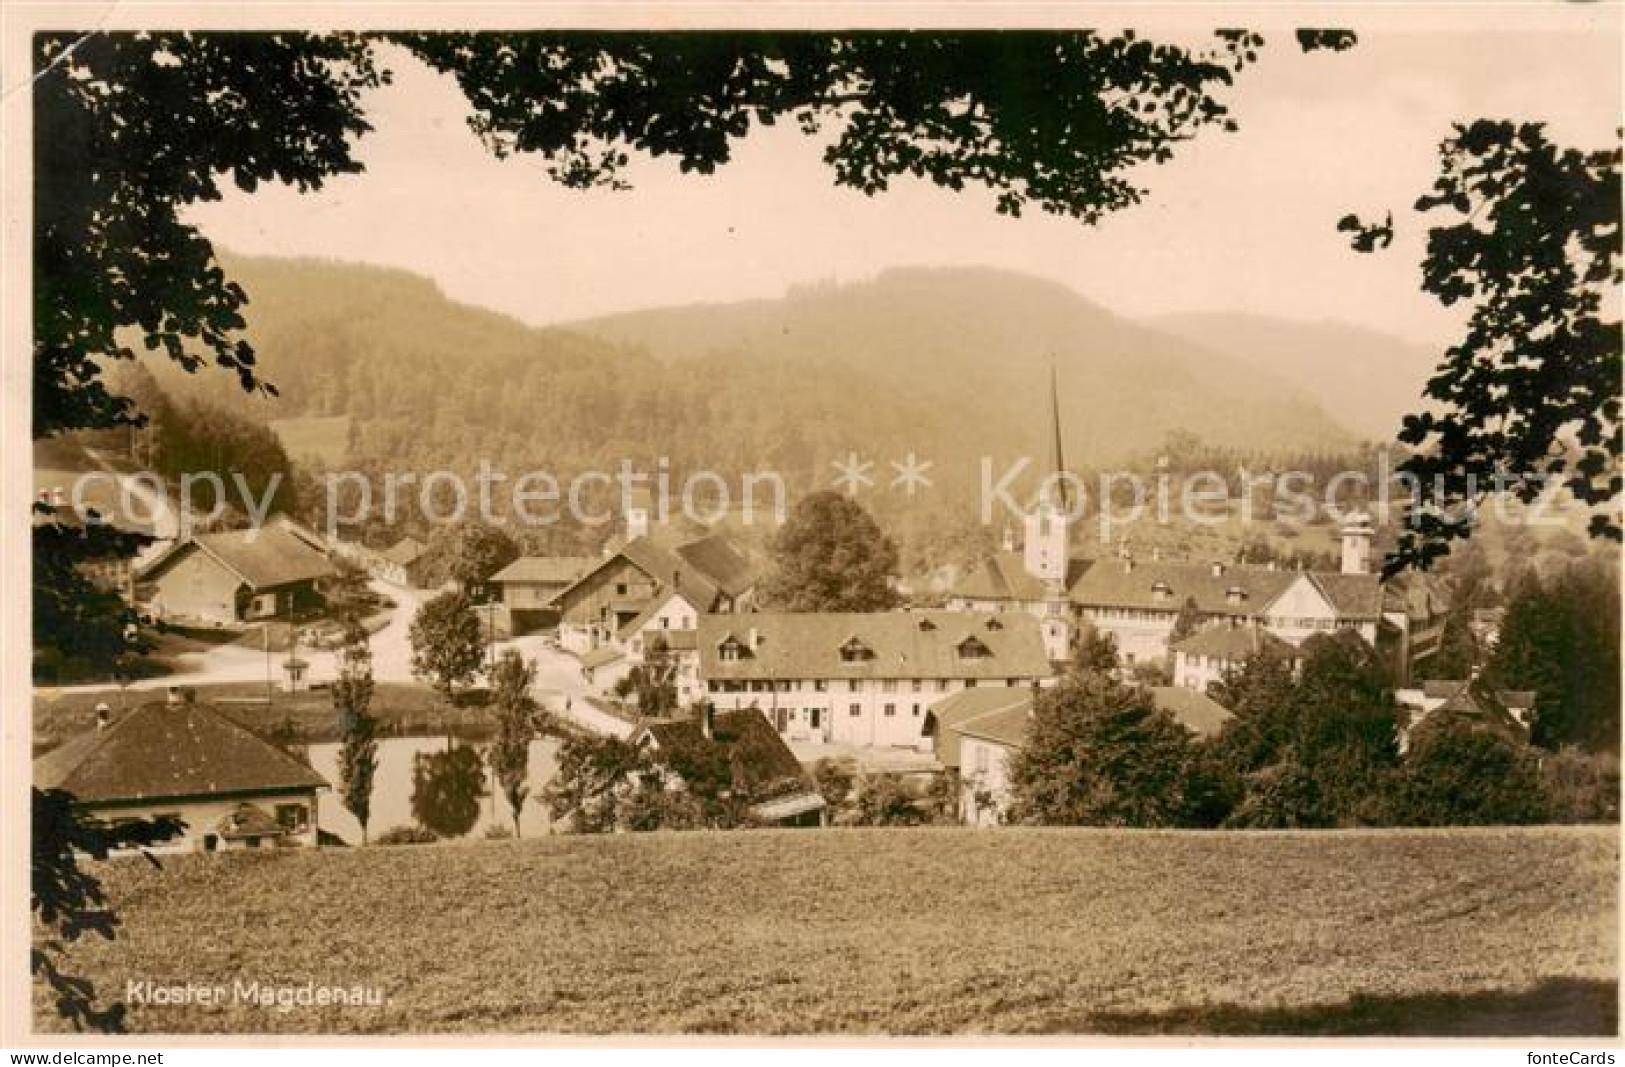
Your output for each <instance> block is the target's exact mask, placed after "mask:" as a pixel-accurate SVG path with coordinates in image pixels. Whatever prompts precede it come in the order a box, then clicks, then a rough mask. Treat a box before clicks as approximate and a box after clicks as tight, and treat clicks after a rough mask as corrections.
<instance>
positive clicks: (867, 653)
mask: <svg viewBox="0 0 1625 1067" xmlns="http://www.w3.org/2000/svg"><path fill="white" fill-rule="evenodd" d="M874 658H875V653H874V649H872V648H870V647H869V646H868V645H866V644H864V643H863V642H862V641H860V640H858V639H857V638H856V637H853V638H850V639H849V640H848V641H847V642H846V644H844V645H842V646H841V662H842V663H862V662H864V661H866V660H871V659H874Z"/></svg>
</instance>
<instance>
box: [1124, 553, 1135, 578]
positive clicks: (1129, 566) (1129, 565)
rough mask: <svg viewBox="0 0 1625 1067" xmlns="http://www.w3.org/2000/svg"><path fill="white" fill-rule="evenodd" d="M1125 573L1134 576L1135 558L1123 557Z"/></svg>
mask: <svg viewBox="0 0 1625 1067" xmlns="http://www.w3.org/2000/svg"><path fill="white" fill-rule="evenodd" d="M1123 573H1124V574H1133V573H1134V557H1133V556H1124V557H1123Z"/></svg>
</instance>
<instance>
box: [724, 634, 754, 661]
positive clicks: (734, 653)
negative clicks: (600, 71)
mask: <svg viewBox="0 0 1625 1067" xmlns="http://www.w3.org/2000/svg"><path fill="white" fill-rule="evenodd" d="M747 651H748V650H747V649H746V648H745V643H744V642H743V641H741V640H739V638H737V637H735V636H733V635H732V634H729V635H728V636H727V637H725V638H723V639H722V640H721V641H720V642H718V643H717V659H719V660H721V661H722V662H723V663H738V662H739V661H740V660H742V659H744V658H745V656H746V654H747Z"/></svg>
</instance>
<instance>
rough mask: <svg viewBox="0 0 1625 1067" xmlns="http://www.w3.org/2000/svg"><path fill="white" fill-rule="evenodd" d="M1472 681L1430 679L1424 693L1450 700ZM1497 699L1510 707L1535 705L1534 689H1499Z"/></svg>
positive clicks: (1519, 708) (1424, 686)
mask: <svg viewBox="0 0 1625 1067" xmlns="http://www.w3.org/2000/svg"><path fill="white" fill-rule="evenodd" d="M1469 684H1470V683H1469V682H1467V681H1466V680H1463V679H1460V678H1448V679H1442V680H1440V679H1430V680H1428V681H1425V682H1423V683H1422V695H1423V696H1425V697H1427V698H1428V699H1429V700H1449V699H1450V698H1452V697H1454V696H1456V695H1457V694H1458V693H1460V692H1461V691H1462V690H1463V689H1465V688H1467V686H1468V685H1469ZM1495 699H1497V700H1499V701H1500V702H1501V703H1502V704H1505V705H1506V706H1507V707H1509V708H1516V709H1518V710H1525V709H1528V708H1532V707H1534V706H1535V691H1534V690H1533V689H1498V690H1496V692H1495Z"/></svg>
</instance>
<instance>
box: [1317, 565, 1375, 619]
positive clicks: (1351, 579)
mask: <svg viewBox="0 0 1625 1067" xmlns="http://www.w3.org/2000/svg"><path fill="white" fill-rule="evenodd" d="M1305 573H1307V574H1308V576H1309V580H1310V581H1312V582H1314V583H1315V585H1316V586H1318V587H1319V588H1320V591H1321V592H1322V593H1324V594H1325V595H1326V600H1327V601H1328V602H1329V603H1330V604H1331V606H1332V607H1333V608H1335V609H1336V610H1337V614H1339V615H1341V616H1345V617H1348V618H1362V619H1374V618H1376V617H1377V616H1378V615H1381V614H1382V601H1383V590H1382V581H1381V580H1380V579H1379V578H1378V577H1377V576H1376V575H1375V574H1342V573H1339V572H1336V571H1307V572H1305Z"/></svg>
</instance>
